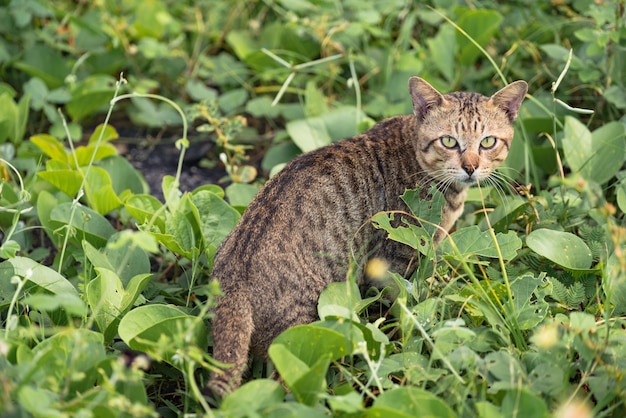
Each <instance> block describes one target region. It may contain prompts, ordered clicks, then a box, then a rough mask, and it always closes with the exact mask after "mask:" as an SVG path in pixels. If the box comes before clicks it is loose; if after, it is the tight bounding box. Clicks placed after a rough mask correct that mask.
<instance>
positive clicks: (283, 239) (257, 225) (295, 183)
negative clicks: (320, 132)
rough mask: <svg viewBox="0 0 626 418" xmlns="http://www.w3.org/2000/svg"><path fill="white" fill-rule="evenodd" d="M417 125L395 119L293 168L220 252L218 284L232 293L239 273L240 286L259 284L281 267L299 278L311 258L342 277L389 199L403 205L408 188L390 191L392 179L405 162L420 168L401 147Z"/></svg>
mask: <svg viewBox="0 0 626 418" xmlns="http://www.w3.org/2000/svg"><path fill="white" fill-rule="evenodd" d="M410 123H411V119H410V116H396V117H393V118H389V119H386V120H384V121H382V122H380V123H378V124H377V125H375V126H374V127H373V128H372V129H371V130H369V131H367V132H365V133H364V134H361V135H358V136H356V137H353V138H349V139H346V140H342V141H339V142H337V143H334V144H331V145H329V146H326V147H323V148H319V149H317V150H314V151H311V152H308V153H305V154H302V155H300V156H298V157H296V158H295V159H294V160H292V161H291V162H290V163H288V164H287V165H286V166H285V167H284V168H283V169H282V170H281V171H280V172H279V173H278V174H276V175H275V176H274V177H272V178H271V179H270V180H269V181H268V182H267V183H266V184H265V185H264V186H263V188H262V189H261V190H260V192H259V193H258V194H257V195H256V196H255V198H254V199H253V201H252V202H251V203H250V205H249V206H248V208H247V209H246V211H245V212H244V214H243V216H242V219H241V220H240V222H239V223H238V225H237V226H236V228H235V229H234V230H233V232H232V233H231V234H230V235H229V236H228V237H227V238H226V239H225V240H224V242H223V243H222V245H221V246H220V248H219V250H218V253H217V255H216V260H215V265H214V270H213V277H215V278H218V279H222V281H221V284H222V286H223V287H224V286H226V287H228V286H229V285H228V283H227V282H228V281H229V278H230V277H233V272H236V273H237V274H236V276H237V277H238V281H245V280H254V277H255V276H258V275H260V274H265V272H263V271H262V270H265V268H268V267H269V268H270V269H273V271H272V273H276V271H275V269H276V268H279V267H280V266H276V265H274V263H278V264H280V265H287V266H289V268H291V269H292V270H293V269H294V268H296V266H297V265H298V264H299V263H301V264H305V263H309V264H310V263H311V259H310V257H312V256H313V257H317V258H318V261H319V262H318V263H315V264H314V265H316V266H319V267H320V268H324V267H327V268H328V269H330V270H336V268H337V266H336V264H337V263H338V261H337V258H338V257H342V258H343V256H345V254H347V253H348V252H349V246H350V244H351V243H350V240H351V239H352V238H353V237H354V233H355V231H356V230H357V229H358V228H359V227H361V226H362V225H363V224H364V223H366V222H367V221H368V219H369V217H370V216H372V215H373V214H374V213H376V212H379V211H381V210H385V208H386V206H388V200H389V196H393V198H394V199H397V196H398V195H399V194H401V192H402V191H403V190H404V186H403V185H398V187H397V189H398V190H400V193H398V190H391V189H394V188H393V187H389V186H390V185H389V184H387V183H389V182H388V181H387V183H386V179H387V178H389V177H391V178H400V177H401V176H399V175H394V171H397V170H399V169H401V168H402V167H401V166H402V160H411V161H413V159H407V158H406V155H407V154H410V151H409V150H407V149H406V144H405V145H401V144H400V143H401V142H402V141H403V136H404V135H403V132H402V131H403V130H404V129H406V126H407V124H410ZM403 157H404V158H403ZM404 170H405V171H410V170H415V168H414V167H404ZM305 249H306V251H307V253H306V254H305V253H304V251H305ZM330 264H335V266H330ZM339 279H343V278H338V280H339Z"/></svg>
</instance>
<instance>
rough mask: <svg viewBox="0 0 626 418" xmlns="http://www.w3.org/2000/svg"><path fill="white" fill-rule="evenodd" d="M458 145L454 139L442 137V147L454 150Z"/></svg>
mask: <svg viewBox="0 0 626 418" xmlns="http://www.w3.org/2000/svg"><path fill="white" fill-rule="evenodd" d="M457 144H458V142H457V140H456V139H454V138H452V137H451V136H444V137H441V145H443V146H444V147H446V148H454V147H456V146H457Z"/></svg>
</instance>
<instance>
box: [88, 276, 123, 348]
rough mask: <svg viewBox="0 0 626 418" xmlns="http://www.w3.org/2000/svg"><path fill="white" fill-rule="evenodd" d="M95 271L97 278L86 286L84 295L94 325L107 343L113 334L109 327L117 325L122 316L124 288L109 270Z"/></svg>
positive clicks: (113, 331)
mask: <svg viewBox="0 0 626 418" xmlns="http://www.w3.org/2000/svg"><path fill="white" fill-rule="evenodd" d="M96 271H97V272H98V276H97V277H96V278H95V279H93V280H91V281H90V282H89V283H88V284H87V286H86V288H85V293H86V296H87V302H88V303H89V306H90V307H91V311H92V315H93V317H94V319H95V321H96V324H97V325H98V328H99V329H100V331H101V332H102V334H103V335H104V340H105V341H107V342H108V341H111V340H112V339H113V336H114V333H115V330H114V329H112V328H109V325H111V324H113V323H115V324H117V323H118V322H119V317H120V315H121V314H122V308H121V305H122V298H123V296H124V286H123V285H122V281H121V280H120V279H119V277H118V276H117V275H116V274H115V273H114V272H112V271H111V270H108V269H105V268H100V267H96Z"/></svg>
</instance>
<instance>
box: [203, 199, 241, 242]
mask: <svg viewBox="0 0 626 418" xmlns="http://www.w3.org/2000/svg"><path fill="white" fill-rule="evenodd" d="M191 201H192V203H193V205H194V206H195V207H196V208H197V210H198V216H199V221H200V228H201V233H202V236H203V238H204V241H205V244H206V245H215V246H217V245H219V244H220V243H221V242H222V240H223V239H224V238H226V236H227V235H228V234H229V233H230V231H232V229H233V228H234V227H235V225H237V222H238V221H239V218H240V214H239V212H237V210H235V209H234V208H232V207H231V206H230V205H228V203H226V202H225V201H224V199H222V198H221V197H219V196H218V195H216V194H215V193H212V192H210V191H208V190H200V191H198V192H196V193H194V194H192V195H191Z"/></svg>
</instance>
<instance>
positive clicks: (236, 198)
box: [226, 183, 259, 208]
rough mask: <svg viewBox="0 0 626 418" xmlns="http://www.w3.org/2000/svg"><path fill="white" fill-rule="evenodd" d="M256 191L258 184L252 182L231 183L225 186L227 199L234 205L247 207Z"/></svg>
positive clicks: (257, 190)
mask: <svg viewBox="0 0 626 418" xmlns="http://www.w3.org/2000/svg"><path fill="white" fill-rule="evenodd" d="M258 192H259V186H256V185H254V184H242V183H233V184H231V185H229V186H228V187H227V188H226V195H227V196H228V201H229V202H230V204H231V205H232V206H234V207H242V208H245V207H247V206H248V205H249V204H250V202H252V199H253V198H254V196H256V195H257V193H258Z"/></svg>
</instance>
